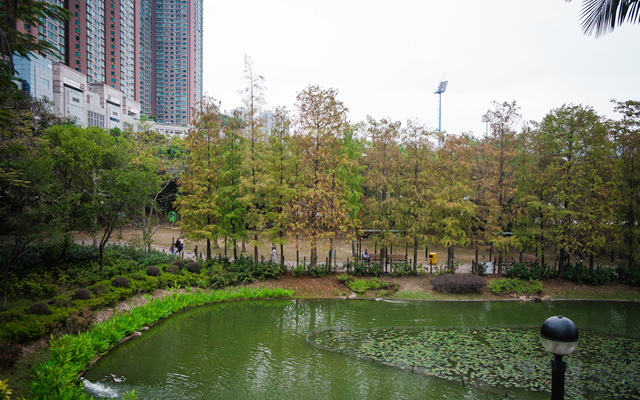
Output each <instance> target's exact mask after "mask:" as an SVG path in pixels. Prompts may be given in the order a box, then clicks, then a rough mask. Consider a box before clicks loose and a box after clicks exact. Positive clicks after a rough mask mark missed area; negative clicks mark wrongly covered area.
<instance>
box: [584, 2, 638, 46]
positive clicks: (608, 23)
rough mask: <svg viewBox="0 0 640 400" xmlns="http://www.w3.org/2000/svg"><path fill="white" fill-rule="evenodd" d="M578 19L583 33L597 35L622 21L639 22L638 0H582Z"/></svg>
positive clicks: (610, 29)
mask: <svg viewBox="0 0 640 400" xmlns="http://www.w3.org/2000/svg"><path fill="white" fill-rule="evenodd" d="M580 19H581V21H582V29H583V31H584V33H585V34H587V35H591V34H593V33H595V35H596V37H599V36H602V35H604V34H606V33H609V32H611V31H613V30H614V28H615V27H616V26H618V25H620V24H622V23H623V22H631V23H636V22H639V21H640V0H584V1H583V3H582V10H581V11H580Z"/></svg>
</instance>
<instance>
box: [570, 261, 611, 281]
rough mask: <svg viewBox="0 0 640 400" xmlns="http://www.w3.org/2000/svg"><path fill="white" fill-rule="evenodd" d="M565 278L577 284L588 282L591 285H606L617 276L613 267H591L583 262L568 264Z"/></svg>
mask: <svg viewBox="0 0 640 400" xmlns="http://www.w3.org/2000/svg"><path fill="white" fill-rule="evenodd" d="M563 278H564V279H566V280H568V281H572V282H575V283H577V284H583V283H588V284H589V285H594V286H598V285H606V284H608V283H609V282H611V281H612V280H614V279H615V278H616V273H615V271H614V270H613V268H608V267H596V268H589V267H588V266H586V265H583V264H574V265H572V264H567V265H566V266H565V269H564V274H563Z"/></svg>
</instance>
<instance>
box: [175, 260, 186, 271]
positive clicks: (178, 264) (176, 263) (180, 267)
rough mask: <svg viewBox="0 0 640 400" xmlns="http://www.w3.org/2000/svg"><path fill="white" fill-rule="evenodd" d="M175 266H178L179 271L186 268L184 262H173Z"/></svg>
mask: <svg viewBox="0 0 640 400" xmlns="http://www.w3.org/2000/svg"><path fill="white" fill-rule="evenodd" d="M173 265H175V266H177V267H178V269H182V268H184V261H182V260H175V261H173Z"/></svg>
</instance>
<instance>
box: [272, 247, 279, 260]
mask: <svg viewBox="0 0 640 400" xmlns="http://www.w3.org/2000/svg"><path fill="white" fill-rule="evenodd" d="M271 262H274V263H276V262H278V252H277V251H276V247H275V246H273V247H272V248H271Z"/></svg>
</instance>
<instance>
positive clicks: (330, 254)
mask: <svg viewBox="0 0 640 400" xmlns="http://www.w3.org/2000/svg"><path fill="white" fill-rule="evenodd" d="M332 261H333V238H329V265H327V268H328V271H329V272H331V262H332Z"/></svg>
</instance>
